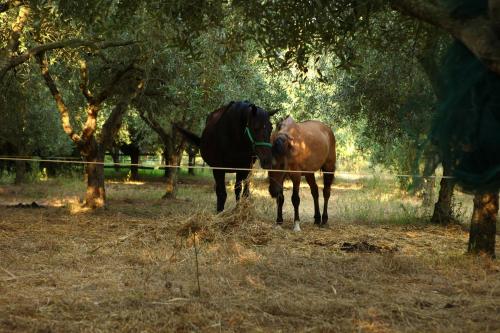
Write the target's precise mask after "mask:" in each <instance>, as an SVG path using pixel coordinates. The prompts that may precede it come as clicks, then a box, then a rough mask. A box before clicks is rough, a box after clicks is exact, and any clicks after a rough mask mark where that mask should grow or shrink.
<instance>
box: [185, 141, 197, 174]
mask: <svg viewBox="0 0 500 333" xmlns="http://www.w3.org/2000/svg"><path fill="white" fill-rule="evenodd" d="M197 150H198V149H196V148H195V147H193V146H192V145H189V146H188V149H187V152H188V166H189V169H188V174H189V175H191V176H194V168H193V167H194V166H195V164H196V153H197Z"/></svg>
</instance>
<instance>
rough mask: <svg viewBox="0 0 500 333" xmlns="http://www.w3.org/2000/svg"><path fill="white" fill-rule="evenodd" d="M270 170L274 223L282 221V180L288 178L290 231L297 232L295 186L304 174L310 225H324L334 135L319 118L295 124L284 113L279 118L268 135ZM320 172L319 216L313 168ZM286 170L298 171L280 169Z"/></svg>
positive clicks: (326, 220) (297, 215) (297, 193)
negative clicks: (291, 211) (311, 213)
mask: <svg viewBox="0 0 500 333" xmlns="http://www.w3.org/2000/svg"><path fill="white" fill-rule="evenodd" d="M271 143H272V144H273V147H272V154H273V169H275V170H277V171H269V193H270V194H271V196H272V197H273V198H276V203H277V206H278V216H277V218H276V223H277V225H281V224H282V223H283V202H284V201H285V199H284V197H283V181H284V179H285V177H289V178H290V179H291V180H292V183H293V194H292V204H293V208H294V228H293V230H294V231H300V224H299V220H300V219H299V204H300V197H299V188H300V179H301V177H302V175H304V176H305V178H306V180H307V183H308V184H309V187H310V188H311V194H312V197H313V199H314V224H316V225H318V226H324V225H326V224H327V222H328V199H329V198H330V187H331V184H332V182H333V179H334V172H335V161H336V157H335V136H334V135H333V132H332V130H331V129H330V128H329V127H328V126H326V125H325V124H323V123H321V122H319V121H314V120H310V121H305V122H302V123H296V122H295V121H294V120H293V119H292V117H290V116H288V117H287V118H286V119H284V120H283V121H281V122H280V123H279V124H278V126H277V128H276V130H275V131H274V132H273V133H272V135H271ZM319 169H321V170H322V171H323V172H324V174H323V198H324V206H323V216H321V215H320V212H319V202H318V196H319V195H318V185H317V184H316V179H315V178H314V171H317V170H319ZM279 170H290V171H299V172H284V171H279Z"/></svg>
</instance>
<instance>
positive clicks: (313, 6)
mask: <svg viewBox="0 0 500 333" xmlns="http://www.w3.org/2000/svg"><path fill="white" fill-rule="evenodd" d="M450 3H451V4H450ZM497 7H498V5H497V1H494V0H490V1H486V0H482V1H468V0H467V1H466V0H464V1H459V2H437V1H433V2H428V1H427V2H422V1H416V0H401V1H392V0H385V1H384V0H381V1H358V0H356V1H354V0H342V1H336V2H331V1H302V0H300V1H299V0H286V1H285V0H278V1H262V2H255V1H239V0H236V1H233V2H230V3H228V2H225V1H222V0H219V1H217V0H216V1H213V0H212V1H195V0H188V1H167V2H165V1H132V0H125V1H110V2H102V1H87V2H85V4H82V5H81V6H74V3H73V2H71V1H62V0H61V1H44V2H39V1H17V0H10V1H4V2H2V3H0V21H1V23H2V24H1V26H0V36H1V38H0V80H1V82H0V84H1V85H2V87H3V91H4V92H5V94H4V95H3V96H1V97H0V106H1V107H2V117H4V118H3V120H5V121H2V123H1V124H0V143H1V144H2V147H3V149H4V150H5V151H8V152H9V154H18V155H32V154H35V153H37V154H42V155H43V154H47V155H51V154H62V155H65V154H68V153H69V151H70V150H71V149H72V148H71V147H76V148H77V149H78V150H79V152H80V154H81V155H82V157H83V158H84V159H85V160H87V161H92V162H99V163H102V162H103V161H104V154H105V152H106V150H110V149H113V146H115V149H116V146H120V145H121V146H123V148H124V149H127V148H126V147H128V152H129V154H131V156H134V158H133V162H138V161H139V160H138V155H137V154H138V151H139V150H140V148H141V147H144V146H148V147H154V148H153V149H159V150H161V151H162V154H163V156H164V160H165V161H166V162H167V163H168V164H178V163H179V162H180V159H181V158H180V156H181V154H182V151H183V149H184V148H185V146H184V143H183V141H182V140H181V138H179V137H177V136H176V134H175V132H173V131H172V127H171V125H172V123H173V122H176V123H182V125H183V126H186V127H190V128H191V129H192V130H193V131H195V132H200V131H201V128H202V126H203V122H204V119H205V116H206V114H208V113H209V112H210V111H211V110H213V109H215V108H216V107H218V106H220V105H221V104H223V103H227V102H228V101H230V100H241V99H251V100H252V101H253V102H254V103H257V104H259V105H261V106H263V107H265V108H279V109H281V110H282V111H281V113H280V115H281V116H284V115H285V114H288V113H290V114H292V115H293V116H294V117H295V118H296V119H298V120H303V119H308V118H316V119H321V120H323V121H325V122H328V123H329V124H331V125H332V126H334V127H335V129H336V132H337V133H338V137H339V143H340V147H339V154H340V156H339V161H340V163H341V165H342V166H341V167H340V168H342V167H345V168H346V169H348V168H349V169H356V168H361V167H366V166H367V165H371V166H373V165H378V166H382V167H384V168H386V169H388V170H392V171H394V172H396V173H404V174H423V175H433V174H435V170H436V168H437V166H438V164H439V163H441V164H442V166H443V169H444V174H445V175H448V174H451V173H452V172H453V171H454V170H456V169H457V167H460V166H461V165H463V164H461V161H463V159H464V158H470V156H472V155H470V154H469V155H467V154H455V153H456V152H460V151H463V149H461V148H460V147H461V146H460V145H464V144H465V145H467V147H469V146H468V145H469V143H472V144H473V145H472V146H470V147H472V148H473V149H475V151H476V152H477V151H480V152H483V151H486V152H487V153H486V154H482V155H484V156H490V157H491V156H495V154H494V153H492V152H495V151H498V145H496V144H495V140H494V139H493V138H494V135H493V136H492V137H482V138H480V140H479V139H478V140H476V141H474V140H472V142H466V141H463V140H462V141H463V142H462V141H460V140H458V141H457V140H455V141H453V140H451V139H449V138H450V137H452V136H453V135H451V134H453V132H452V131H448V132H447V133H448V134H450V135H449V136H448V139H447V138H445V137H443V136H442V135H436V133H443V131H440V129H439V127H438V126H433V119H435V117H436V114H437V112H438V111H439V112H440V111H441V110H442V109H443V108H441V107H440V106H441V105H444V103H447V105H450V103H449V101H450V95H449V94H448V93H447V92H448V91H449V90H450V87H453V84H450V82H460V79H457V76H453V73H451V72H450V71H445V70H444V67H443V65H442V61H441V59H442V58H443V55H444V54H447V53H446V49H447V47H448V45H450V43H451V42H452V40H453V39H455V40H457V41H459V44H457V45H463V46H465V49H466V50H468V52H469V59H473V60H475V61H476V64H477V67H475V69H474V70H473V72H474V73H476V72H478V71H481V70H483V72H482V73H488V75H490V74H491V73H496V74H491V75H493V76H492V78H493V80H494V78H495V77H496V76H497V75H498V73H499V69H498V68H500V66H499V65H498V57H497V53H498V32H497V31H498V29H497V28H498V21H499V19H498V8H497ZM402 14H403V15H402ZM436 27H437V28H440V29H441V30H437V29H436ZM35 59H37V61H35ZM448 59H450V58H449V57H448ZM481 66H482V67H481ZM485 82H486V81H484V80H483V79H482V78H480V79H478V80H476V82H473V83H472V84H471V85H469V87H468V88H466V91H468V92H471V91H474V89H476V90H478V89H479V90H480V89H481V85H482V84H484V83H485ZM47 88H48V89H47ZM455 90H456V89H455ZM48 92H50V93H51V95H52V99H53V100H52V101H51V100H50V98H49V97H50V95H49V94H48ZM477 95H478V94H476V93H464V94H463V95H462V96H461V98H462V101H463V98H466V99H467V101H468V102H471V101H473V100H474V98H475V97H476V96H477ZM459 100H460V99H459ZM54 101H55V104H54ZM490 102H491V101H490ZM491 103H492V104H491ZM491 103H490V104H488V105H493V104H495V102H494V101H493V102H491ZM472 104H473V103H472ZM472 104H470V105H472ZM468 105H469V104H468ZM484 105H486V104H484ZM448 109H449V110H451V109H452V108H448ZM487 109H488V108H487V107H483V106H481V107H472V110H474V113H475V114H482V112H483V111H484V110H487ZM56 110H58V111H59V114H57V113H56V112H55V111H56ZM48 111H50V112H48ZM127 111H131V112H129V113H128V114H127ZM488 112H490V111H488ZM49 113H50V115H49ZM491 116H492V119H497V118H498V117H497V115H496V113H494V112H491ZM58 117H59V118H58ZM495 117H496V118H495ZM440 119H445V120H446V119H455V120H456V121H457V122H455V123H454V125H451V126H452V127H453V128H461V127H460V126H455V125H457V124H458V125H460V124H461V125H464V124H465V126H464V127H466V128H469V129H471V128H472V131H471V132H474V130H480V129H482V127H481V126H482V125H481V124H480V123H478V124H479V125H477V124H476V125H475V127H474V126H472V127H470V126H469V127H468V123H464V122H463V121H462V123H460V119H459V117H454V118H453V117H451V118H446V117H445V118H440ZM56 120H57V122H56ZM122 123H125V124H126V126H125V128H123V129H122V131H121V133H122V136H121V139H120V138H118V137H117V133H118V132H119V130H120V128H121V125H122ZM490 123H493V122H490ZM446 124H448V125H449V124H451V123H449V122H446ZM61 128H62V129H63V131H64V132H65V133H66V137H64V134H63V131H61ZM476 132H477V131H476ZM493 132H494V131H493ZM431 134H432V135H431ZM16 138H17V139H19V138H21V139H20V140H15V139H16ZM476 139H477V138H476ZM481 140H482V141H481ZM484 142H486V143H487V144H485V145H484V144H482V143H484ZM72 143H73V145H72ZM474 144H475V145H474ZM470 147H469V148H470ZM478 147H479V148H478ZM483 148H484V149H486V150H482V149H483ZM452 151H453V152H455V153H454V154H453V155H450V154H448V153H449V152H452ZM497 155H498V154H497ZM488 163H490V162H488ZM482 164H485V163H482ZM490 164H491V166H492V168H490V169H488V170H487V172H490V174H491V175H490V177H489V178H488V179H487V180H486V181H484V182H483V183H484V184H483V185H485V184H486V185H488V184H497V182H496V180H497V178H498V177H497V174H498V172H496V171H495V170H497V169H495V167H497V166H498V161H497V160H494V159H492V160H491V163H490ZM98 165H101V164H95V165H93V164H89V167H88V168H87V181H88V191H87V197H86V199H87V202H88V203H89V205H90V206H100V205H101V204H103V203H104V198H105V195H104V193H105V192H104V176H103V175H104V173H103V170H102V167H100V166H98ZM23 167H25V165H24V163H19V164H18V165H17V168H16V170H17V172H18V175H19V176H18V181H21V179H22V174H23V172H22V171H23ZM468 171H471V169H468ZM476 171H477V170H476ZM480 171H481V170H480ZM483 171H485V170H483ZM166 175H167V180H166V183H167V185H166V191H165V192H166V193H165V196H166V197H169V196H173V195H175V188H176V187H175V184H176V174H175V169H174V170H167V171H166ZM476 175H479V174H478V173H476ZM133 177H134V178H136V177H138V173H137V170H135V169H134V170H133ZM427 185H428V186H426V184H424V183H423V182H422V180H421V178H402V181H401V186H402V188H404V189H405V190H408V191H409V192H411V193H415V194H419V193H423V194H424V199H425V200H427V201H428V202H431V201H432V200H431V198H432V196H431V195H428V194H429V193H431V189H432V188H433V184H432V182H430V183H427ZM461 185H464V183H463V182H461ZM497 187H498V186H496V185H495V186H493V187H489V188H487V191H488V192H484V191H481V193H479V192H477V193H478V195H488V198H492V200H493V203H494V202H495V196H494V195H492V194H493V193H495V192H498V188H497ZM468 188H469V189H470V190H472V191H476V190H477V187H474V186H469V187H468ZM452 193H453V183H451V182H450V181H449V179H448V178H444V179H443V180H442V184H441V188H440V194H439V199H438V202H437V204H436V206H435V211H434V216H433V218H432V220H433V221H435V222H439V223H443V222H444V223H446V222H450V221H452V216H451V215H452V211H451V202H452V200H451V198H452ZM476 199H477V200H476V201H477V202H478V205H477V207H478V209H480V208H479V206H480V205H479V203H480V202H482V201H481V200H480V198H479V197H477V198H476ZM490 201H491V200H490ZM490 201H488V200H487V202H490ZM493 206H495V205H494V204H493ZM475 216H476V217H477V218H478V220H484V221H494V220H495V216H496V212H495V209H493V210H489V211H488V212H485V214H476V215H475ZM479 216H489V217H488V218H479ZM487 223H488V225H489V226H490V225H491V223H490V222H487ZM483 229H484V228H483ZM483 229H481V230H483ZM484 230H486V229H484ZM488 230H490V229H488ZM487 232H488V233H490V234H491V230H490V231H487ZM472 243H474V244H476V243H477V242H472ZM490 243H491V242H490ZM487 247H488V248H491V246H490V245H488V246H487ZM482 249H483V248H482V247H481V248H480V250H482Z"/></svg>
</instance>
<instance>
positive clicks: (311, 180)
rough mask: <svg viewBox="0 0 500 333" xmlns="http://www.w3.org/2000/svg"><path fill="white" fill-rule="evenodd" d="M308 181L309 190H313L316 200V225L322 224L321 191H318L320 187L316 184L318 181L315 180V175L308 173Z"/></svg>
mask: <svg viewBox="0 0 500 333" xmlns="http://www.w3.org/2000/svg"><path fill="white" fill-rule="evenodd" d="M305 177H306V180H307V183H308V184H309V188H310V189H311V195H312V197H313V200H314V224H318V225H319V224H320V223H321V214H320V212H319V200H318V197H319V191H318V185H317V184H316V179H315V178H314V173H308V174H306V176H305Z"/></svg>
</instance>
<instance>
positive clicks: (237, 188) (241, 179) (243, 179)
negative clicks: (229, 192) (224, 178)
mask: <svg viewBox="0 0 500 333" xmlns="http://www.w3.org/2000/svg"><path fill="white" fill-rule="evenodd" d="M248 174H249V171H238V172H236V183H235V184H234V195H235V196H236V201H238V200H240V194H241V183H243V184H244V186H243V196H244V197H248V196H249V194H250V190H249V185H248Z"/></svg>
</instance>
